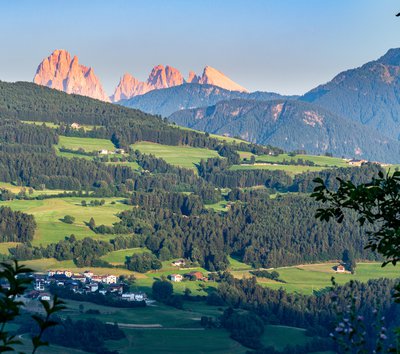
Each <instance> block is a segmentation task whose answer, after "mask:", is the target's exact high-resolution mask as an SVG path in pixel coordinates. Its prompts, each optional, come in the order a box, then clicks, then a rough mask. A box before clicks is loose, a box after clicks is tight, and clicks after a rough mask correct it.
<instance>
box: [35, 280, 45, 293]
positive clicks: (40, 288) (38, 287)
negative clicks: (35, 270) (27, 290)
mask: <svg viewBox="0 0 400 354" xmlns="http://www.w3.org/2000/svg"><path fill="white" fill-rule="evenodd" d="M34 289H35V290H37V291H43V290H44V279H36V280H35V286H34Z"/></svg>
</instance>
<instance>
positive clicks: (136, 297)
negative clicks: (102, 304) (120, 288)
mask: <svg viewBox="0 0 400 354" xmlns="http://www.w3.org/2000/svg"><path fill="white" fill-rule="evenodd" d="M121 299H122V300H125V301H145V300H146V299H147V295H146V293H143V292H138V293H125V294H122V295H121Z"/></svg>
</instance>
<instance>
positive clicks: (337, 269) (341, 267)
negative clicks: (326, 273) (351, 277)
mask: <svg viewBox="0 0 400 354" xmlns="http://www.w3.org/2000/svg"><path fill="white" fill-rule="evenodd" d="M345 271H346V268H345V267H344V266H343V265H341V264H339V265H338V266H337V267H336V273H344V272H345Z"/></svg>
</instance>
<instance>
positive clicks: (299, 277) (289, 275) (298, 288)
mask: <svg viewBox="0 0 400 354" xmlns="http://www.w3.org/2000/svg"><path fill="white" fill-rule="evenodd" d="M337 264H338V263H321V264H307V265H299V266H293V267H282V268H276V269H274V270H276V271H277V272H278V273H279V274H280V279H282V280H284V281H285V282H286V283H281V282H277V281H273V280H269V279H265V278H257V281H258V282H259V283H260V284H262V285H264V286H268V287H271V288H273V289H279V288H283V289H285V290H287V291H289V292H299V293H303V294H312V293H313V291H316V290H320V289H323V288H326V287H327V286H330V285H331V277H332V276H334V277H335V280H336V282H337V283H338V284H344V283H347V282H349V281H350V280H358V281H361V282H367V281H368V280H370V279H377V278H390V279H396V278H400V271H399V269H397V268H396V267H393V266H391V265H387V266H386V267H383V268H382V267H381V263H357V268H356V272H355V274H350V273H336V272H335V271H334V269H333V267H334V266H336V265H337ZM233 274H234V276H235V277H237V278H242V277H249V276H251V274H250V273H249V272H248V271H236V272H233Z"/></svg>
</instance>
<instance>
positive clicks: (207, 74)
mask: <svg viewBox="0 0 400 354" xmlns="http://www.w3.org/2000/svg"><path fill="white" fill-rule="evenodd" d="M199 82H200V83H201V84H208V85H214V86H219V87H222V88H224V89H226V90H230V91H240V92H248V91H247V90H246V89H245V88H244V87H243V86H240V85H239V84H237V83H236V82H234V81H232V80H231V79H230V78H228V77H227V76H226V75H225V74H224V73H222V72H221V71H219V70H217V69H215V68H213V67H211V66H206V67H205V68H204V70H203V75H202V76H201V78H200V81H199Z"/></svg>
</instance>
